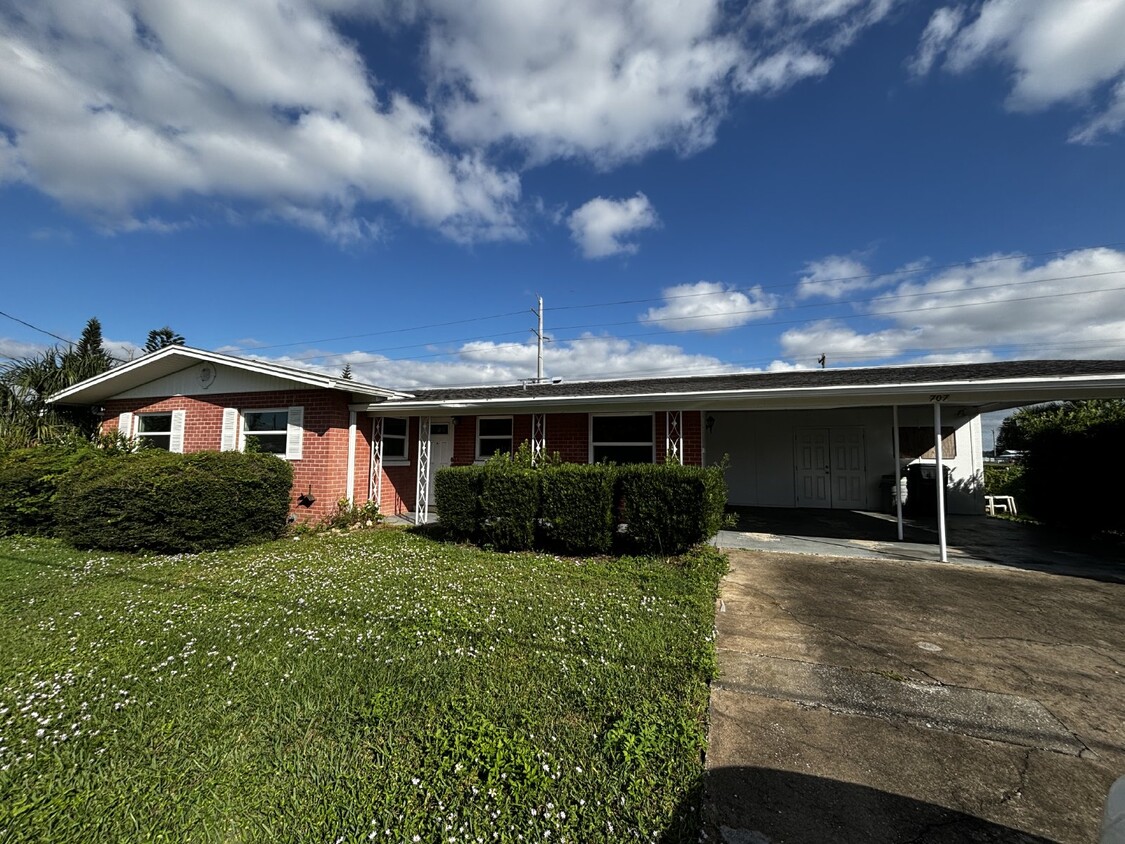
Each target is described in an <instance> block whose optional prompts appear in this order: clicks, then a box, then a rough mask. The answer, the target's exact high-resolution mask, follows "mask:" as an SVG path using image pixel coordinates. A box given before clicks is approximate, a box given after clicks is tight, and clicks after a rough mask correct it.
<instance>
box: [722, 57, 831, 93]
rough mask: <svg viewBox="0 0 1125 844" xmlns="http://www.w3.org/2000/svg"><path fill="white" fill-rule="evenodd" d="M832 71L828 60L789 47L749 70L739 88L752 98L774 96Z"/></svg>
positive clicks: (745, 71)
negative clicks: (754, 96)
mask: <svg viewBox="0 0 1125 844" xmlns="http://www.w3.org/2000/svg"><path fill="white" fill-rule="evenodd" d="M831 67H832V62H831V61H830V60H829V59H828V58H827V57H825V56H822V55H820V54H818V53H813V52H809V51H806V50H804V49H801V48H791V47H786V48H783V49H782V50H780V51H779V52H777V53H774V54H773V55H771V56H767V57H766V58H764V59H762V60H761V61H759V62H757V63H754V64H751V65H750V66H748V67H746V68H745V70H744V71H743V72H742V73H741V74H740V75H739V77H738V87H739V89H740V90H742V91H745V92H747V93H751V94H773V93H777V92H778V91H784V90H785V89H786V88H789V87H790V86H792V85H794V84H796V83H797V82H800V81H801V80H803V79H808V78H811V77H815V76H824V75H825V74H826V73H828V71H829V70H830V69H831Z"/></svg>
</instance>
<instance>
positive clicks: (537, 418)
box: [531, 413, 547, 466]
mask: <svg viewBox="0 0 1125 844" xmlns="http://www.w3.org/2000/svg"><path fill="white" fill-rule="evenodd" d="M546 454H547V414H546V413H533V414H531V465H532V466H538V465H539V461H540V460H542V459H543V458H544V456H546Z"/></svg>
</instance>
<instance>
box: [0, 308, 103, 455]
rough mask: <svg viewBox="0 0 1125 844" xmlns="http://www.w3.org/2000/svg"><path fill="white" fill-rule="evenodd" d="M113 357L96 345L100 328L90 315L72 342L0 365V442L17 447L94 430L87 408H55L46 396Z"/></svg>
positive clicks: (88, 374)
mask: <svg viewBox="0 0 1125 844" xmlns="http://www.w3.org/2000/svg"><path fill="white" fill-rule="evenodd" d="M112 365H113V359H112V358H111V357H110V356H109V353H108V352H107V351H106V350H105V348H104V346H103V345H102V327H101V323H100V322H98V320H97V318H96V317H95V318H92V319H90V321H89V322H87V323H86V328H85V329H84V330H83V332H82V337H81V339H80V340H79V341H78V343H77V344H75V345H74V346H71V347H69V348H66V349H63V348H60V347H58V346H53V347H52V348H50V349H47V350H45V351H43V352H40V353H39V354H37V355H32V356H31V357H28V358H24V359H22V360H13V361H9V362H8V363H7V364H4V365H3V366H2V367H0V447H7V448H22V447H26V446H32V445H37V444H39V443H43V442H51V441H55V440H59V439H65V438H67V437H69V436H80V437H83V438H86V437H89V436H92V435H93V434H94V433H96V432H97V429H98V423H99V422H100V418H99V417H98V415H97V414H96V413H95V412H94V411H93V410H92V409H91V408H77V407H74V408H68V407H57V406H55V405H51V404H48V403H47V399H48V398H49V397H50V396H51V395H53V394H55V393H57V392H59V391H60V390H65V389H66V388H67V387H70V386H72V385H74V384H77V383H78V382H79V381H84V380H85V379H87V378H92V377H93V376H95V375H100V374H101V373H103V372H105V371H106V370H108V369H109V368H110V367H111V366H112Z"/></svg>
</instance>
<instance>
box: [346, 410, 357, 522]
mask: <svg viewBox="0 0 1125 844" xmlns="http://www.w3.org/2000/svg"><path fill="white" fill-rule="evenodd" d="M347 496H348V503H349V504H355V411H354V410H349V411H348V481H347Z"/></svg>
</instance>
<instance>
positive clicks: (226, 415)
mask: <svg viewBox="0 0 1125 844" xmlns="http://www.w3.org/2000/svg"><path fill="white" fill-rule="evenodd" d="M237 436H238V408H237V407H224V408H223V439H222V442H221V444H220V445H219V451H234V449H235V440H236V437H237Z"/></svg>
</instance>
